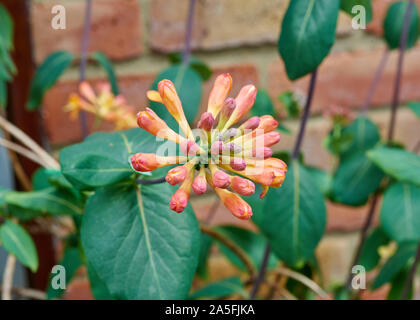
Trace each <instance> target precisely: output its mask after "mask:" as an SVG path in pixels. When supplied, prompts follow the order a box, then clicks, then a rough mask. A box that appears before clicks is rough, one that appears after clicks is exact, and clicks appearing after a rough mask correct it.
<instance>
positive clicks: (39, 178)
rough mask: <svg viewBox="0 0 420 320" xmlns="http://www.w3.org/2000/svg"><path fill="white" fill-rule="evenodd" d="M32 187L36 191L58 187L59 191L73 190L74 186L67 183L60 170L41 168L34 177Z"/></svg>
mask: <svg viewBox="0 0 420 320" xmlns="http://www.w3.org/2000/svg"><path fill="white" fill-rule="evenodd" d="M32 187H33V189H34V191H39V190H43V189H48V188H51V187H57V188H59V189H70V190H72V188H73V186H72V184H71V183H70V182H69V181H67V179H66V178H65V177H64V176H63V174H62V173H61V171H60V170H56V169H51V168H40V169H38V170H37V171H35V173H34V175H33V176H32Z"/></svg>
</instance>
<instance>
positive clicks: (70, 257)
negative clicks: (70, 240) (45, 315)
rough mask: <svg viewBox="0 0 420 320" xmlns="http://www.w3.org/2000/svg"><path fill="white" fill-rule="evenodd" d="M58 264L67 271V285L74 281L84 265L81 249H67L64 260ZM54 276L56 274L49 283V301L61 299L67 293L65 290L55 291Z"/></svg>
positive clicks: (51, 276) (52, 275)
mask: <svg viewBox="0 0 420 320" xmlns="http://www.w3.org/2000/svg"><path fill="white" fill-rule="evenodd" d="M58 264H59V265H61V266H63V267H64V268H65V270H66V276H65V279H66V280H65V281H66V285H67V284H68V283H70V281H71V280H72V278H73V276H74V275H75V273H76V271H77V269H79V268H80V267H81V266H82V265H83V261H82V257H81V255H80V249H79V248H74V247H67V248H65V250H64V255H63V258H62V259H61V260H60V262H59V263H58ZM54 276H55V274H51V275H50V279H49V281H48V288H47V299H57V298H60V297H61V296H62V295H63V293H64V291H65V289H54V288H53V287H52V282H51V280H52V279H53V277H54Z"/></svg>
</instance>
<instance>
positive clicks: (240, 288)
mask: <svg viewBox="0 0 420 320" xmlns="http://www.w3.org/2000/svg"><path fill="white" fill-rule="evenodd" d="M233 294H239V295H240V296H241V297H243V298H244V299H248V297H249V296H248V292H247V291H246V290H245V288H244V285H243V284H242V282H241V279H240V278H239V277H232V278H227V279H223V280H220V281H216V282H213V283H210V284H209V285H207V286H205V287H204V288H201V289H199V290H197V291H195V292H194V293H192V294H191V296H190V299H204V298H207V299H208V298H210V299H221V298H225V297H228V296H231V295H233Z"/></svg>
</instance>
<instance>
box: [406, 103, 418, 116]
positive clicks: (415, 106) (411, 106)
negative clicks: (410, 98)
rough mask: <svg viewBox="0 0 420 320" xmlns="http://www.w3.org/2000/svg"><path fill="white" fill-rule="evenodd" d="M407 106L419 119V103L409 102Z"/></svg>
mask: <svg viewBox="0 0 420 320" xmlns="http://www.w3.org/2000/svg"><path fill="white" fill-rule="evenodd" d="M408 106H409V108H410V109H411V110H412V111H413V112H414V113H415V114H416V116H417V117H418V118H420V102H411V103H409V104H408Z"/></svg>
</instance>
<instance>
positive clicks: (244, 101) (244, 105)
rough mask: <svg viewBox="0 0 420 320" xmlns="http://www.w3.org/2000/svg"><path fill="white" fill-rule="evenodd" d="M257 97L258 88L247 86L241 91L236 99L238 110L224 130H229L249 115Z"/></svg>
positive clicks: (236, 109)
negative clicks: (244, 116)
mask: <svg viewBox="0 0 420 320" xmlns="http://www.w3.org/2000/svg"><path fill="white" fill-rule="evenodd" d="M256 96H257V88H255V86H253V85H247V86H245V87H243V88H242V89H241V91H240V92H239V94H238V96H237V97H236V99H235V100H236V108H235V110H233V113H232V116H231V117H230V118H229V120H228V121H227V122H226V124H225V126H224V128H225V129H226V128H229V127H230V126H231V125H233V124H234V123H236V122H238V120H239V119H240V118H241V117H242V116H243V115H245V114H246V113H248V111H249V109H251V108H252V106H253V105H254V102H255V98H256Z"/></svg>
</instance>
